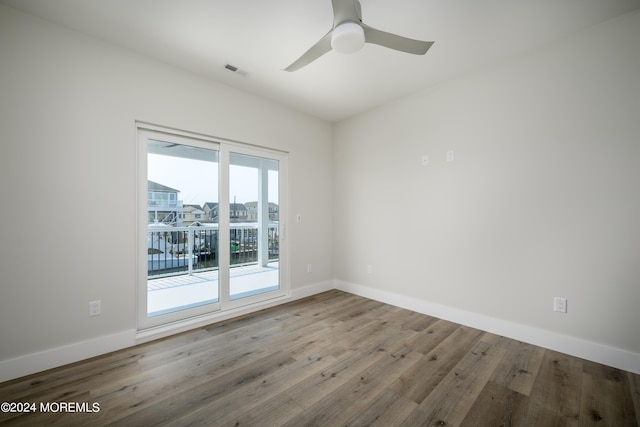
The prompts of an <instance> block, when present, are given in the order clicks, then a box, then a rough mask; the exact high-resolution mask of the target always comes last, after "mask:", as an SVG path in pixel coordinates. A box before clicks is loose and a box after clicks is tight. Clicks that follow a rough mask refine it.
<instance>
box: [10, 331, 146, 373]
mask: <svg viewBox="0 0 640 427" xmlns="http://www.w3.org/2000/svg"><path fill="white" fill-rule="evenodd" d="M135 336H136V330H135V329H130V330H127V331H123V332H118V333H115V334H110V335H103V336H100V337H96V338H92V339H90V340H86V341H80V342H76V343H72V344H68V345H64V346H62V347H55V348H51V349H48V350H44V351H41V352H38V353H31V354H27V355H24V356H20V357H16V358H15V359H8V360H2V361H0V382H3V381H9V380H12V379H14V378H19V377H23V376H25V375H30V374H34V373H36V372H41V371H45V370H47V369H51V368H57V367H59V366H64V365H67V364H69V363H74V362H78V361H80V360H85V359H89V358H91V357H95V356H101V355H103V354H106V353H110V352H112V351H116V350H121V349H123V348H127V347H131V346H133V345H135Z"/></svg>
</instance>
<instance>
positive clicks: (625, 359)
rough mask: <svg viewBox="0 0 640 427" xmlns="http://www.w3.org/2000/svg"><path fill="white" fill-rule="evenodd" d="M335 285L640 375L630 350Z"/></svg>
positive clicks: (639, 362) (638, 359)
mask: <svg viewBox="0 0 640 427" xmlns="http://www.w3.org/2000/svg"><path fill="white" fill-rule="evenodd" d="M335 286H336V289H339V290H341V291H344V292H349V293H352V294H356V295H360V296H362V297H365V298H369V299H373V300H376V301H380V302H383V303H386V304H391V305H394V306H397V307H401V308H405V309H407V310H411V311H415V312H418V313H422V314H427V315H429V316H433V317H437V318H439V319H444V320H448V321H450V322H455V323H459V324H461V325H465V326H470V327H472V328H476V329H480V330H483V331H486V332H490V333H492V334H497V335H501V336H504V337H507V338H512V339H515V340H518V341H523V342H526V343H529V344H534V345H537V346H540V347H544V348H548V349H551V350H555V351H558V352H561V353H565V354H569V355H572V356H576V357H580V358H582V359H587V360H590V361H593V362H596V363H602V364H604V365H607V366H612V367H614V368H618V369H622V370H625V371H629V372H633V373H635V374H640V354H637V353H633V352H630V351H628V350H623V349H619V348H614V347H609V346H606V345H603V344H598V343H595V342H591V341H586V340H582V339H580V338H576V337H571V336H568V335H562V334H558V333H556V332H553V331H547V330H544V329H538V328H534V327H531V326H527V325H523V324H519V323H514V322H510V321H508V320H503V319H498V318H495V317H491V316H485V315H483V314H479V313H473V312H470V311H465V310H460V309H457V308H453V307H448V306H445V305H441V304H436V303H433V302H429V301H425V300H420V299H416V298H412V297H408V296H405V295H399V294H395V293H392V292H387V291H381V290H379V289H374V288H370V287H368V286H362V285H357V284H354V283H348V282H344V281H340V280H338V281H336V285H335Z"/></svg>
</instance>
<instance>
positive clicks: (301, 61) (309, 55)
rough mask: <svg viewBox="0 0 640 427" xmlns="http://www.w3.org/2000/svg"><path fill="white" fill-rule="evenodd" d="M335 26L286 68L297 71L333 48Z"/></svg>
mask: <svg viewBox="0 0 640 427" xmlns="http://www.w3.org/2000/svg"><path fill="white" fill-rule="evenodd" d="M332 32H333V28H332V29H331V30H330V31H329V32H328V33H327V34H325V35H324V37H322V38H321V39H320V40H318V42H317V43H316V44H314V45H313V46H311V48H310V49H309V50H308V51H306V52H305V53H304V54H302V56H301V57H300V58H298V59H297V60H296V61H295V62H294V63H293V64H291V65H289V66H288V67H287V68H285V69H284V70H285V71H296V70H299V69H300V68H302V67H304V66H305V65H309V64H311V63H312V62H313V61H315V60H316V59H318V58H320V57H321V56H322V55H324V54H325V53H327V52H329V51H330V50H331V33H332Z"/></svg>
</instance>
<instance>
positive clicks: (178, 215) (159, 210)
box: [147, 181, 184, 225]
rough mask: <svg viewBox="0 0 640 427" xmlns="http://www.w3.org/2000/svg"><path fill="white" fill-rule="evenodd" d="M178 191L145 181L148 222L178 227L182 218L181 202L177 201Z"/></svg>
mask: <svg viewBox="0 0 640 427" xmlns="http://www.w3.org/2000/svg"><path fill="white" fill-rule="evenodd" d="M179 192H180V190H176V189H175V188H171V187H167V186H166V185H162V184H158V183H157V182H153V181H147V215H148V222H149V223H153V222H159V223H164V224H172V223H175V224H176V225H180V223H181V222H182V219H183V217H184V212H183V206H182V200H178V193H179Z"/></svg>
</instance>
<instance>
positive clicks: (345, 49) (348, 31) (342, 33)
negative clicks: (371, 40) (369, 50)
mask: <svg viewBox="0 0 640 427" xmlns="http://www.w3.org/2000/svg"><path fill="white" fill-rule="evenodd" d="M364 42H365V40H364V30H363V29H362V27H361V26H360V25H359V24H356V23H355V22H343V23H342V24H340V25H338V26H337V27H336V28H334V30H333V33H332V34H331V47H332V48H333V50H335V51H336V52H340V53H354V52H357V51H359V50H360V49H362V46H364Z"/></svg>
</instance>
